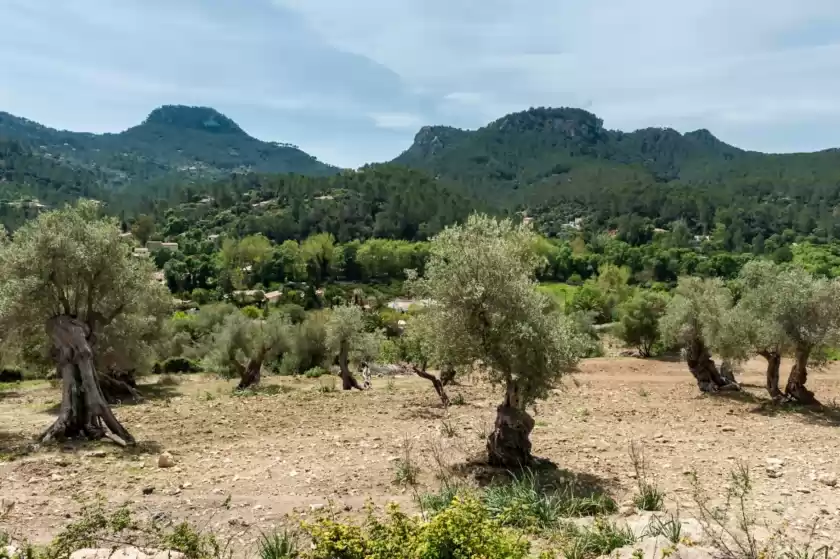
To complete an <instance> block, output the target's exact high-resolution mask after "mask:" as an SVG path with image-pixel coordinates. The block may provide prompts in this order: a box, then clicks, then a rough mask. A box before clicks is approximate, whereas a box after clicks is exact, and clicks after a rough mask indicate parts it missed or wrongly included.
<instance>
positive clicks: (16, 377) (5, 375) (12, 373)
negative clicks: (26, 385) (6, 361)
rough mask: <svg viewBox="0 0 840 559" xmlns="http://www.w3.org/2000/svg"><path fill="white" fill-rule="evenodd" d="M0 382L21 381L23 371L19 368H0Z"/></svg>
mask: <svg viewBox="0 0 840 559" xmlns="http://www.w3.org/2000/svg"><path fill="white" fill-rule="evenodd" d="M0 382H23V371H21V370H19V369H3V370H0Z"/></svg>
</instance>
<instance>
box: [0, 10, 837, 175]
mask: <svg viewBox="0 0 840 559" xmlns="http://www.w3.org/2000/svg"><path fill="white" fill-rule="evenodd" d="M0 21H2V22H3V23H2V28H3V31H2V33H0V68H2V71H1V72H0V110H3V111H7V112H10V113H12V114H16V115H18V116H23V117H26V118H29V119H32V120H35V121H38V122H41V123H42V124H46V125H48V126H52V127H54V128H60V129H68V130H75V131H85V132H118V131H121V130H124V129H126V128H128V127H130V126H132V125H135V124H138V123H139V122H141V121H142V120H143V119H144V118H145V116H146V115H147V114H148V113H149V112H150V111H151V110H152V109H154V108H155V107H157V106H159V105H163V104H188V105H202V106H210V107H213V108H215V109H217V110H219V111H221V112H222V113H224V114H226V115H227V116H229V117H230V118H232V119H233V120H235V121H236V122H237V123H238V124H239V125H240V126H242V128H244V129H245V130H246V131H247V132H248V133H250V134H251V135H252V136H255V137H257V138H260V139H262V140H271V141H280V142H290V143H294V144H297V145H299V146H300V147H301V148H302V149H303V150H304V151H307V152H308V153H310V154H312V155H315V156H316V157H318V158H319V159H320V160H322V161H325V162H328V163H332V164H335V165H340V166H344V167H357V166H359V165H362V164H364V163H366V162H372V161H384V160H389V159H392V158H393V157H395V156H397V155H398V154H399V153H400V152H402V151H403V150H405V149H406V148H408V146H409V145H410V144H411V141H412V139H413V137H414V135H415V134H416V132H417V131H418V130H419V128H420V127H421V126H424V125H435V124H445V125H450V126H457V127H461V128H478V127H480V126H482V125H484V124H487V123H488V122H490V121H492V120H495V119H497V118H499V117H501V116H503V115H505V114H507V113H510V112H514V111H520V110H525V109H527V108H529V107H532V106H555V107H559V106H569V107H580V108H584V109H587V110H589V111H591V112H593V113H595V114H597V115H598V116H599V117H601V118H603V119H604V124H605V126H606V127H608V128H613V129H620V130H626V131H630V130H635V129H637V128H643V127H648V126H667V127H671V128H675V129H677V130H679V131H681V132H687V131H690V130H695V129H698V128H707V129H709V130H711V131H712V133H714V134H715V135H716V136H718V137H719V138H721V139H722V140H724V141H726V142H729V143H731V144H734V145H737V146H739V147H742V148H746V149H755V150H760V151H771V152H789V151H815V150H819V149H825V148H830V147H840V2H838V1H837V0H679V1H677V0H585V1H584V0H237V1H235V2H234V1H231V0H62V1H57V0H0Z"/></svg>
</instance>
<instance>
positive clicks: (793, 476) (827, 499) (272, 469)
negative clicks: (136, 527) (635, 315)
mask: <svg viewBox="0 0 840 559" xmlns="http://www.w3.org/2000/svg"><path fill="white" fill-rule="evenodd" d="M789 366H790V364H789V363H785V364H784V365H783V370H789ZM150 380H151V382H152V383H153V384H150V385H147V386H146V393H147V394H152V396H151V397H149V398H148V399H147V400H146V401H145V402H143V403H141V404H138V405H126V406H120V407H117V408H115V412H116V414H117V416H118V418H119V419H120V421H122V422H123V423H124V424H125V425H126V426H127V427H128V428H129V430H131V431H132V433H133V434H134V435H135V437H136V438H137V440H138V443H139V447H138V448H137V449H134V450H130V451H123V450H122V449H120V448H118V447H116V446H114V445H109V444H98V445H91V444H74V445H65V446H54V447H46V448H42V449H40V450H37V451H36V452H31V453H28V454H23V455H21V456H17V457H14V459H10V458H12V457H13V455H14V453H15V452H16V451H17V450H19V449H21V448H25V447H26V446H27V445H29V444H30V442H31V439H32V437H33V436H34V435H36V434H37V433H39V432H40V431H42V430H43V429H44V428H46V427H47V426H48V425H49V424H50V422H51V421H52V418H53V415H52V414H54V413H55V410H56V405H57V402H58V399H59V393H58V391H57V390H56V389H53V388H50V387H49V385H47V384H46V383H34V384H32V383H25V384H24V385H23V386H21V387H20V388H19V389H15V391H6V392H4V393H0V453H2V454H0V456H5V461H0V497H2V498H3V499H5V500H6V501H7V502H8V501H14V502H15V507H14V509H13V511H12V514H11V515H10V517H8V518H7V519H6V522H7V523H10V526H4V527H3V528H5V529H7V530H8V529H9V528H11V531H13V532H14V533H16V534H19V535H24V536H27V537H29V538H30V539H32V540H35V541H38V542H45V541H47V540H48V539H49V538H50V537H51V536H52V535H54V534H55V533H56V532H57V531H59V530H60V529H61V527H62V526H63V525H64V524H66V523H67V522H68V518H70V517H71V516H72V513H73V512H74V511H76V510H78V508H79V504H78V502H77V500H78V499H88V500H89V499H91V498H93V497H94V496H95V495H97V494H101V495H102V496H103V497H104V498H106V499H107V501H108V502H109V503H111V504H114V505H118V504H122V503H123V502H126V501H129V502H130V503H131V505H130V506H131V507H133V508H135V509H138V510H141V511H148V512H150V513H156V512H164V513H166V514H168V515H171V516H172V517H173V518H174V519H182V518H186V519H188V520H190V521H192V522H194V523H195V524H197V525H198V526H211V527H213V528H214V529H216V530H218V531H221V532H223V533H226V534H228V535H233V536H234V537H235V538H238V539H240V540H242V542H243V543H248V542H250V541H252V540H253V539H254V538H255V537H256V536H257V535H258V534H259V531H260V530H270V529H271V528H272V527H273V526H279V525H280V524H283V523H284V522H285V521H286V519H285V515H286V514H287V513H291V512H303V513H304V514H306V513H307V512H309V511H310V510H311V509H312V508H313V505H314V508H318V507H319V506H320V505H324V506H332V507H334V508H335V510H337V511H339V513H340V514H351V515H352V514H357V511H359V509H360V508H361V507H362V506H363V505H364V503H365V501H366V500H367V499H372V500H373V501H374V502H375V503H377V504H384V503H385V502H388V501H397V502H400V503H403V504H404V505H405V506H407V507H413V506H414V504H413V491H412V490H404V489H402V488H400V487H398V486H397V485H395V484H394V483H393V481H392V480H393V477H394V468H395V460H396V459H397V458H399V457H401V456H402V455H403V447H404V445H405V441H406V440H408V441H410V443H411V446H412V456H413V458H414V460H415V461H416V462H417V463H418V464H419V465H420V467H421V475H420V488H419V489H418V491H424V490H425V488H428V489H435V488H436V487H437V486H438V481H437V480H436V476H435V473H436V471H437V466H436V465H435V461H434V459H433V454H434V453H433V452H431V450H430V448H432V447H433V446H437V447H438V448H439V449H443V453H442V455H443V457H444V458H445V460H446V461H447V462H448V463H449V464H452V465H456V464H458V463H463V462H464V461H465V460H466V459H467V458H468V457H470V456H474V455H476V454H477V453H480V452H482V451H483V445H484V441H483V437H484V435H485V433H486V432H487V431H488V430H489V428H490V426H491V425H492V421H493V418H494V412H495V406H496V404H497V403H498V401H499V399H500V395H499V391H498V390H494V389H492V388H490V387H488V386H487V385H484V384H482V383H481V382H480V381H479V379H466V380H465V381H464V383H463V386H460V387H453V388H451V389H450V396H452V395H454V394H457V393H462V394H463V396H464V398H465V400H466V405H462V406H453V407H451V408H450V409H449V411H448V412H446V411H444V410H443V409H442V408H441V407H440V404H439V401H438V399H437V396H436V395H435V393H434V390H433V389H432V386H431V384H430V383H428V382H427V381H424V380H422V379H419V378H413V377H407V378H398V379H396V380H394V381H393V382H391V383H389V382H388V381H386V380H385V379H375V380H374V390H371V391H367V392H356V391H354V392H347V393H344V392H341V391H339V392H333V393H321V392H319V391H317V390H316V388H317V387H318V381H313V380H292V379H288V378H278V377H271V378H269V379H267V381H266V384H267V385H269V386H275V387H282V388H275V389H274V390H276V393H273V394H258V395H252V396H235V395H232V393H231V389H232V387H233V383H227V382H223V381H219V380H216V379H214V378H210V377H204V376H193V377H185V378H184V380H183V382H182V383H181V384H179V385H176V386H163V385H160V384H154V380H155V379H150ZM739 380H740V381H741V382H743V383H745V385H746V386H747V388H746V392H745V393H743V394H741V395H735V396H714V397H709V396H700V395H699V393H698V391H697V389H696V387H695V385H694V382H693V379H692V378H691V376H690V374H689V373H688V371H687V370H685V365H684V364H682V363H672V362H665V361H655V360H647V361H642V360H636V359H590V360H587V361H585V362H583V363H582V365H581V372H580V373H578V374H576V375H575V376H574V377H573V379H568V380H567V381H566V382H565V386H564V388H563V389H562V390H557V391H555V392H554V393H553V394H552V395H551V397H550V398H549V399H548V400H547V401H544V402H540V403H539V405H538V407H537V410H536V414H535V419H536V421H537V427H536V428H535V430H534V433H533V435H532V441H533V444H534V452H535V454H537V455H539V456H541V457H545V458H548V459H550V460H552V461H553V462H554V463H556V464H557V465H558V466H559V467H560V468H563V469H566V470H569V471H571V472H574V473H575V474H579V475H581V476H588V477H589V478H590V479H592V480H595V481H597V482H598V483H600V484H602V485H603V486H604V488H605V489H607V490H608V491H609V492H610V493H611V494H612V495H613V496H614V497H615V498H616V500H617V501H619V502H621V501H622V500H625V499H627V498H628V497H630V496H631V495H632V494H633V492H634V491H635V480H634V479H633V469H632V466H631V462H630V459H629V457H628V446H629V444H630V442H631V441H634V440H635V441H639V442H641V443H643V445H644V449H645V453H646V456H647V458H648V461H649V464H650V470H651V471H652V472H653V473H654V474H655V477H656V479H657V481H658V483H659V484H660V485H661V486H662V487H663V488H664V489H665V491H666V493H667V497H666V501H667V506H668V507H669V508H671V509H675V508H677V507H679V508H680V510H681V511H682V513H683V514H686V515H690V514H691V509H692V507H693V503H692V499H691V492H690V481H689V476H688V475H687V473H688V472H689V471H691V470H692V469H696V470H697V472H698V473H699V475H700V478H701V482H702V483H703V485H704V486H705V487H707V488H708V489H709V490H710V491H711V492H712V493H714V494H715V495H722V494H723V492H724V490H725V485H726V483H727V480H728V476H729V473H730V471H731V470H732V468H733V467H734V466H735V464H736V463H737V461H738V460H742V461H744V462H745V463H746V464H748V465H749V466H750V467H751V469H752V471H753V474H754V475H753V478H754V481H755V492H754V497H755V499H756V501H757V506H758V513H759V520H760V521H761V522H767V523H768V524H769V525H770V526H778V525H780V524H781V523H782V522H788V523H789V524H790V530H792V531H793V532H794V533H797V532H798V533H800V534H804V531H805V530H807V528H808V527H809V526H810V523H811V521H812V520H813V519H814V518H815V517H820V518H821V523H820V528H819V537H820V539H821V540H824V541H829V542H833V543H834V544H835V545H837V544H838V543H840V487H837V488H835V487H832V486H830V485H827V484H826V483H825V482H824V480H825V477H823V481H820V475H821V474H830V475H840V412H838V408H837V407H836V406H828V407H827V408H825V409H823V410H821V411H819V412H799V411H785V412H783V413H772V411H768V409H770V410H772V408H767V407H765V406H763V405H762V404H764V403H766V395H765V394H766V393H765V391H764V389H763V388H762V386H763V382H764V381H763V364H762V362H760V361H754V362H751V363H749V364H748V365H747V366H746V367H745V372H744V374H743V375H742V376H741V378H740V379H739ZM809 385H810V386H811V388H812V389H813V390H814V392H815V393H816V395H817V396H818V397H819V398H820V399H821V400H822V401H823V402H833V401H834V399H835V398H840V366H838V365H832V366H831V367H829V368H827V369H825V370H823V371H819V372H815V373H814V374H813V375H811V377H810V378H809ZM444 420H446V421H447V423H448V424H449V425H451V426H452V427H454V429H455V436H454V437H446V436H445V434H444V432H443V431H444V429H442V424H443V422H444ZM162 451H169V452H171V453H172V454H173V455H174V457H175V459H176V465H175V467H172V468H159V467H158V464H157V456H158V454H159V453H160V452H162ZM768 458H775V459H779V460H781V461H783V465H782V467H781V469H780V474H781V475H780V476H779V477H770V476H768V474H767V473H766V472H765V467H766V463H767V462H766V461H767V459H768ZM144 490H145V492H149V491H150V490H151V493H150V494H144ZM228 495H230V506H229V507H228V508H225V507H221V506H220V505H221V504H222V503H224V502H225V500H226V498H227V496H228Z"/></svg>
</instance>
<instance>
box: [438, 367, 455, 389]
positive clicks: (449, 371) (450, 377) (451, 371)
mask: <svg viewBox="0 0 840 559" xmlns="http://www.w3.org/2000/svg"><path fill="white" fill-rule="evenodd" d="M440 383H441V384H442V385H443V386H447V385H449V384H456V383H455V367H453V366H452V365H445V366H444V367H442V368H441V370H440Z"/></svg>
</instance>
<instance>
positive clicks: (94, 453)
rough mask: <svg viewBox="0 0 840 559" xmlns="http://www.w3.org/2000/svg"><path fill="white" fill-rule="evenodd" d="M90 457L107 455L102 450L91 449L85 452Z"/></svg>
mask: <svg viewBox="0 0 840 559" xmlns="http://www.w3.org/2000/svg"><path fill="white" fill-rule="evenodd" d="M87 455H88V456H90V457H91V458H105V456H107V455H108V453H107V452H105V451H104V450H91V451H90V452H88V453H87Z"/></svg>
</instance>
